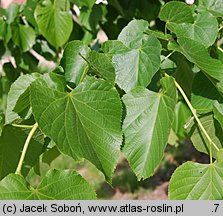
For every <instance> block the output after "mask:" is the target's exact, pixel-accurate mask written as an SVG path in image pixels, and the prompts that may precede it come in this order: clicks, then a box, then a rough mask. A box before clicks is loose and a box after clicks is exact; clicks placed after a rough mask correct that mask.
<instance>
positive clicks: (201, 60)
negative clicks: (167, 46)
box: [177, 37, 223, 81]
mask: <svg viewBox="0 0 223 216" xmlns="http://www.w3.org/2000/svg"><path fill="white" fill-rule="evenodd" d="M178 43H179V44H180V49H178V50H177V51H179V52H181V53H182V54H183V55H184V56H185V57H186V58H187V59H188V60H189V61H190V62H193V63H194V64H195V65H196V66H197V67H199V68H200V69H201V70H202V71H203V72H205V73H206V74H207V75H208V76H210V77H212V78H214V79H216V80H218V81H221V80H223V73H222V71H223V64H222V63H221V62H220V61H219V60H217V59H214V58H212V57H210V55H209V53H208V51H207V49H206V48H205V47H204V46H203V45H202V44H201V43H199V42H197V41H194V40H192V39H189V38H185V37H182V38H178Z"/></svg>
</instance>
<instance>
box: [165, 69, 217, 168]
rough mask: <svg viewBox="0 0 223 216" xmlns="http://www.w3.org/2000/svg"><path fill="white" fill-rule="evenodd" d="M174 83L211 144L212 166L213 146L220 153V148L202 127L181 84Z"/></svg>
mask: <svg viewBox="0 0 223 216" xmlns="http://www.w3.org/2000/svg"><path fill="white" fill-rule="evenodd" d="M162 73H163V74H164V76H166V77H170V76H169V75H168V74H167V73H166V72H164V71H162ZM174 83H175V85H176V87H177V89H178V90H179V92H180V93H181V95H182V97H183V98H184V100H185V101H186V103H187V105H188V107H189V109H190V111H191V113H192V114H193V116H194V118H195V120H196V121H197V123H198V125H199V127H200V129H201V130H202V132H203V133H204V135H205V137H206V138H207V140H208V142H209V144H210V163H211V164H212V146H214V148H215V149H216V150H217V151H219V148H218V147H217V145H216V144H215V143H214V142H213V141H212V139H211V137H210V136H209V135H208V133H207V131H206V130H205V128H204V126H203V125H202V123H201V121H200V119H199V118H198V116H197V113H196V110H195V109H194V108H193V106H192V104H191V103H190V101H189V99H188V97H187V95H186V94H185V92H184V90H183V89H182V88H181V86H180V85H179V83H178V82H177V81H176V80H174Z"/></svg>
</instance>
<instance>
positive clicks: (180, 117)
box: [173, 101, 192, 139]
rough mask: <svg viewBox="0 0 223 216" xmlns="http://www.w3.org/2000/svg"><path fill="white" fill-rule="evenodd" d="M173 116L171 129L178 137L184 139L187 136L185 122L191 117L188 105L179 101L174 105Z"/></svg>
mask: <svg viewBox="0 0 223 216" xmlns="http://www.w3.org/2000/svg"><path fill="white" fill-rule="evenodd" d="M174 114H175V118H174V123H173V130H174V132H175V133H176V135H177V137H178V138H180V139H186V138H187V137H188V135H187V131H186V129H185V124H186V123H187V121H188V120H189V118H190V117H191V115H192V114H191V111H190V109H189V108H188V106H187V105H186V104H185V103H184V102H182V101H179V102H178V103H177V104H176V107H175V113H174Z"/></svg>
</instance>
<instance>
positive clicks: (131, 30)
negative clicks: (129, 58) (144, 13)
mask: <svg viewBox="0 0 223 216" xmlns="http://www.w3.org/2000/svg"><path fill="white" fill-rule="evenodd" d="M148 25H149V23H148V22H147V21H145V20H133V21H131V22H130V23H129V24H128V25H127V26H126V27H125V28H124V29H122V31H121V33H120V34H119V36H118V40H119V41H121V42H122V43H123V44H124V45H125V46H126V47H128V48H130V49H139V48H140V47H141V46H142V40H143V36H144V35H145V31H146V30H147V29H148Z"/></svg>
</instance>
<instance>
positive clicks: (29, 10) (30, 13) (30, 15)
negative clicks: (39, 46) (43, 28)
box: [22, 0, 38, 29]
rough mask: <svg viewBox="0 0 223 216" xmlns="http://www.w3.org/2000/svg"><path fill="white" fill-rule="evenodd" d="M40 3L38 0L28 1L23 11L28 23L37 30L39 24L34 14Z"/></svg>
mask: <svg viewBox="0 0 223 216" xmlns="http://www.w3.org/2000/svg"><path fill="white" fill-rule="evenodd" d="M37 4H38V2H37V1H36V0H28V1H26V3H25V4H24V8H23V11H22V14H23V15H24V16H25V17H26V19H27V21H28V22H29V23H30V24H31V25H32V26H34V27H35V29H36V28H37V23H36V20H35V17H34V12H35V9H36V6H37Z"/></svg>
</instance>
